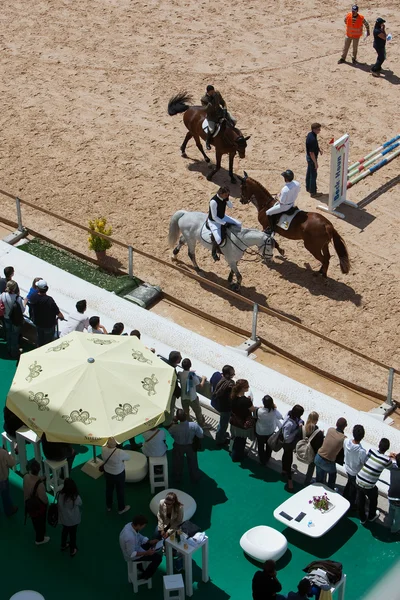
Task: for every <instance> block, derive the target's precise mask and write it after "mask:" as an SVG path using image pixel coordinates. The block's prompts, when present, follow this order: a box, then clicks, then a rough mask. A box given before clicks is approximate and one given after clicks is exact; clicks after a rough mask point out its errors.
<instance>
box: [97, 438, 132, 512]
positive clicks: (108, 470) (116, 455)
mask: <svg viewBox="0 0 400 600" xmlns="http://www.w3.org/2000/svg"><path fill="white" fill-rule="evenodd" d="M101 455H102V458H103V460H104V464H103V465H102V468H100V470H101V471H103V472H104V476H105V479H106V506H107V510H108V511H110V510H111V509H112V503H113V494H114V488H115V489H116V492H117V503H118V514H119V515H123V514H124V513H125V512H127V511H128V510H129V509H130V506H129V505H128V504H127V505H126V504H125V465H124V462H126V461H127V460H129V459H130V455H129V454H128V453H127V452H124V451H123V450H121V448H118V445H117V442H116V440H115V439H114V438H113V437H110V438H108V440H107V444H106V446H104V447H103V449H102V451H101Z"/></svg>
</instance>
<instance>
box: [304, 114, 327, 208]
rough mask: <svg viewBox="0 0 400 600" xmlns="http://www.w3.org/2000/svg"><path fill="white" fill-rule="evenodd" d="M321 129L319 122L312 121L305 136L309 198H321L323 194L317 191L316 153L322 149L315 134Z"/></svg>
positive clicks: (319, 152) (320, 152)
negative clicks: (309, 129)
mask: <svg viewBox="0 0 400 600" xmlns="http://www.w3.org/2000/svg"><path fill="white" fill-rule="evenodd" d="M320 131H321V124H320V123H312V124H311V131H310V133H309V134H308V135H307V138H306V158H307V174H306V190H307V192H309V194H310V196H311V198H321V196H323V194H321V193H320V192H317V171H318V155H319V154H322V150H321V148H320V147H319V144H318V138H317V135H318V134H319V133H320Z"/></svg>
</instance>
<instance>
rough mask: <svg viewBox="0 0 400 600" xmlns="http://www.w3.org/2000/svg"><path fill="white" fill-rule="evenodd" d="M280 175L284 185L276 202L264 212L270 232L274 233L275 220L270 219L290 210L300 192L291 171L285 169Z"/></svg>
mask: <svg viewBox="0 0 400 600" xmlns="http://www.w3.org/2000/svg"><path fill="white" fill-rule="evenodd" d="M281 175H282V177H283V178H284V180H285V185H284V186H283V188H282V189H281V191H280V193H279V194H278V196H277V202H275V204H274V206H272V207H271V208H269V209H268V210H267V211H266V214H267V217H268V221H269V227H270V230H271V231H274V229H275V222H276V221H275V219H274V218H273V219H271V217H273V216H274V215H279V214H281V213H285V212H287V211H288V210H290V209H291V208H292V207H293V206H294V205H295V203H296V200H297V196H298V195H299V192H300V184H299V182H298V181H296V180H295V179H294V173H293V171H291V170H290V169H286V171H284V172H283V173H281ZM267 233H270V232H267Z"/></svg>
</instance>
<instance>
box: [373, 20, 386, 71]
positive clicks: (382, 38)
mask: <svg viewBox="0 0 400 600" xmlns="http://www.w3.org/2000/svg"><path fill="white" fill-rule="evenodd" d="M385 23H386V21H385V19H382V18H381V17H379V18H378V19H377V20H376V22H375V25H374V44H373V45H374V49H375V52H376V53H377V55H378V56H377V58H376V63H375V64H374V66H373V67H372V68H371V73H372V74H373V75H375V77H378V76H379V73H380V72H381V68H382V64H383V63H384V62H385V59H386V38H387V34H386V31H385Z"/></svg>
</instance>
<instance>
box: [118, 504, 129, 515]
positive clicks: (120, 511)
mask: <svg viewBox="0 0 400 600" xmlns="http://www.w3.org/2000/svg"><path fill="white" fill-rule="evenodd" d="M128 510H131V507H130V506H129V504H127V505H126V506H125V508H123V509H122V510H119V511H118V514H119V515H123V514H124V513H126V512H128Z"/></svg>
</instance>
